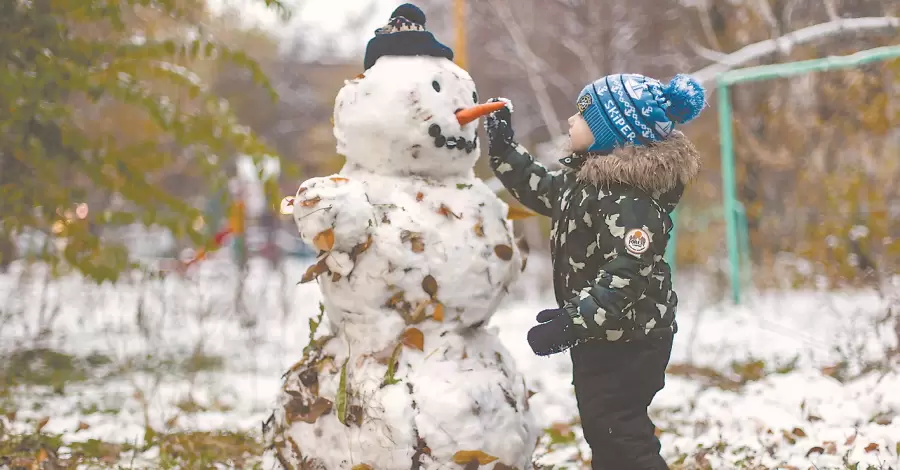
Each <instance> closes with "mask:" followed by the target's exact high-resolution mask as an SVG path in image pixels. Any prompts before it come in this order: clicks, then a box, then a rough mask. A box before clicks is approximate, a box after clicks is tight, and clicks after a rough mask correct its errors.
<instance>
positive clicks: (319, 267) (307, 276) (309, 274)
mask: <svg viewBox="0 0 900 470" xmlns="http://www.w3.org/2000/svg"><path fill="white" fill-rule="evenodd" d="M326 272H328V265H327V264H326V263H325V258H322V259H320V260H319V261H318V262H317V263H316V264H314V265H312V266H310V267H309V268H307V269H306V272H305V273H303V277H301V278H300V284H306V283H307V282H310V281H312V280H313V279H315V278H317V277H319V274H322V273H326Z"/></svg>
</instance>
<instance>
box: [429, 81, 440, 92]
mask: <svg viewBox="0 0 900 470" xmlns="http://www.w3.org/2000/svg"><path fill="white" fill-rule="evenodd" d="M431 88H434V91H436V92H439V93H440V91H441V84H440V83H438V82H437V80H435V81H433V82H431Z"/></svg>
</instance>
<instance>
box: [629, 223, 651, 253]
mask: <svg viewBox="0 0 900 470" xmlns="http://www.w3.org/2000/svg"><path fill="white" fill-rule="evenodd" d="M649 249H650V235H648V234H647V232H646V231H644V230H643V229H639V228H636V229H632V230H630V231H628V233H627V234H625V250H626V251H628V252H629V253H631V254H633V255H640V254H643V253H645V252H646V251H647V250H649Z"/></svg>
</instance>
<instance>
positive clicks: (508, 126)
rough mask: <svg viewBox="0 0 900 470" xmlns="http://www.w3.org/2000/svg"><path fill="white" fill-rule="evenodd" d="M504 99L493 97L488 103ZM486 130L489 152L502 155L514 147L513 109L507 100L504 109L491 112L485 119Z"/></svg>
mask: <svg viewBox="0 0 900 470" xmlns="http://www.w3.org/2000/svg"><path fill="white" fill-rule="evenodd" d="M498 101H504V100H501V99H500V98H491V99H489V100H488V101H487V102H488V103H496V102H498ZM484 130H485V131H486V132H487V136H488V154H489V155H502V154H503V153H505V152H506V151H507V150H509V148H510V147H512V146H513V145H514V144H513V140H514V139H515V133H514V132H513V128H512V111H511V109H510V104H509V103H508V102H507V104H506V106H505V107H503V108H502V109H499V110H497V111H494V112H493V113H491V114H489V115H488V116H487V117H486V118H485V120H484Z"/></svg>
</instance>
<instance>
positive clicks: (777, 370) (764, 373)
mask: <svg viewBox="0 0 900 470" xmlns="http://www.w3.org/2000/svg"><path fill="white" fill-rule="evenodd" d="M798 361H799V357H795V358H793V359H791V360H788V361H784V362H775V363H771V362H766V361H764V360H762V359H749V360H746V361H732V363H731V365H730V367H729V369H730V370H728V371H727V372H722V371H718V370H716V369H714V368H711V367H706V366H698V365H694V364H686V363H680V364H670V365H669V367H668V369H666V373H667V374H669V375H674V376H679V377H685V378H688V379H691V380H695V381H697V382H699V383H701V384H702V385H704V386H706V387H716V388H721V389H723V390H730V391H738V390H740V389H741V388H742V387H743V386H744V385H747V384H748V383H751V382H756V381H759V380H763V379H765V378H766V377H769V376H771V375H777V374H787V373H790V372H792V371H794V370H796V369H797V363H798Z"/></svg>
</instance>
